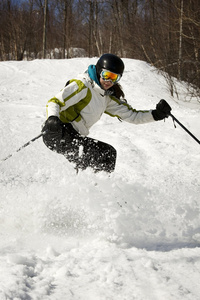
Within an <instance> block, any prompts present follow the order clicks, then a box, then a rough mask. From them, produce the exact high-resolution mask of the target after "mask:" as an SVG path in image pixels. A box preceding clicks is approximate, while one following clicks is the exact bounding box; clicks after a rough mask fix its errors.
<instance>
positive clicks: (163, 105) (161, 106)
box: [152, 99, 171, 121]
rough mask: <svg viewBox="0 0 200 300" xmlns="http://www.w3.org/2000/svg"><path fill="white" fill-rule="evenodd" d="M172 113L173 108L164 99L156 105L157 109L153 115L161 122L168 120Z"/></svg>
mask: <svg viewBox="0 0 200 300" xmlns="http://www.w3.org/2000/svg"><path fill="white" fill-rule="evenodd" d="M170 112H171V107H170V106H169V104H168V103H167V102H166V101H165V100H164V99H161V100H160V101H159V102H158V104H157V105H156V109H154V110H153V111H152V115H153V118H154V120H155V121H159V120H163V119H164V118H168V117H169V114H170Z"/></svg>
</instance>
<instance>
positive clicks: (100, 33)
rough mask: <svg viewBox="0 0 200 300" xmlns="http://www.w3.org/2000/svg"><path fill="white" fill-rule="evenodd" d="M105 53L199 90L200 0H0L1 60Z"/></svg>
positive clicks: (91, 55)
mask: <svg viewBox="0 0 200 300" xmlns="http://www.w3.org/2000/svg"><path fill="white" fill-rule="evenodd" d="M106 52H111V53H114V54H117V55H119V56H121V57H129V58H135V59H140V60H145V61H147V62H149V63H150V64H152V65H154V66H155V67H157V68H159V69H160V70H163V71H165V72H166V74H168V75H169V78H170V76H175V77H177V78H178V79H180V80H185V81H187V82H189V83H190V84H192V85H193V86H196V87H197V88H199V89H200V57H199V56H200V2H199V0H18V1H17V0H0V60H23V59H34V58H70V57H74V56H89V57H93V56H100V55H101V54H102V53H106ZM171 85H172V83H171ZM171 89H172V90H171V92H172V93H173V92H174V90H173V86H171Z"/></svg>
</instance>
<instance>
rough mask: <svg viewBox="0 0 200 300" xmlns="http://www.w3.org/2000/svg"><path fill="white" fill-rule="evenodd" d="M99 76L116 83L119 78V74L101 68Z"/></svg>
mask: <svg viewBox="0 0 200 300" xmlns="http://www.w3.org/2000/svg"><path fill="white" fill-rule="evenodd" d="M100 76H101V78H102V79H103V80H105V81H109V80H110V81H112V82H113V83H116V82H118V81H119V80H120V78H121V75H119V74H116V73H112V72H110V71H108V70H102V71H101V74H100Z"/></svg>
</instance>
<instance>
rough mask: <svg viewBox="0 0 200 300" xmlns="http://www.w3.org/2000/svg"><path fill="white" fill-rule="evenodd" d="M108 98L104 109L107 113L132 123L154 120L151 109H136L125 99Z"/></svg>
mask: <svg viewBox="0 0 200 300" xmlns="http://www.w3.org/2000/svg"><path fill="white" fill-rule="evenodd" d="M110 98H111V101H110V102H109V104H108V105H107V108H106V111H105V113H107V114H108V115H110V116H112V117H118V118H119V119H121V120H124V121H126V122H129V123H134V124H144V123H149V122H154V121H155V120H154V118H153V115H152V110H136V109H133V108H132V107H131V105H129V104H128V103H126V102H125V101H121V100H119V99H117V98H115V97H110Z"/></svg>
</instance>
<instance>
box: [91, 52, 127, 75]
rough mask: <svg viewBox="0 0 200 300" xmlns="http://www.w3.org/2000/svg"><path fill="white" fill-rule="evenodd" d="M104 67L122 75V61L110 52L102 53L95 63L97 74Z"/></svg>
mask: <svg viewBox="0 0 200 300" xmlns="http://www.w3.org/2000/svg"><path fill="white" fill-rule="evenodd" d="M102 69H106V70H109V71H111V72H113V73H116V74H120V75H121V76H122V74H123V72H124V63H123V61H122V60H121V58H119V57H118V56H116V55H114V54H110V53H106V54H103V55H102V56H101V57H100V58H99V60H98V61H97V64H96V70H97V76H98V77H99V76H100V73H101V70H102Z"/></svg>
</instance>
